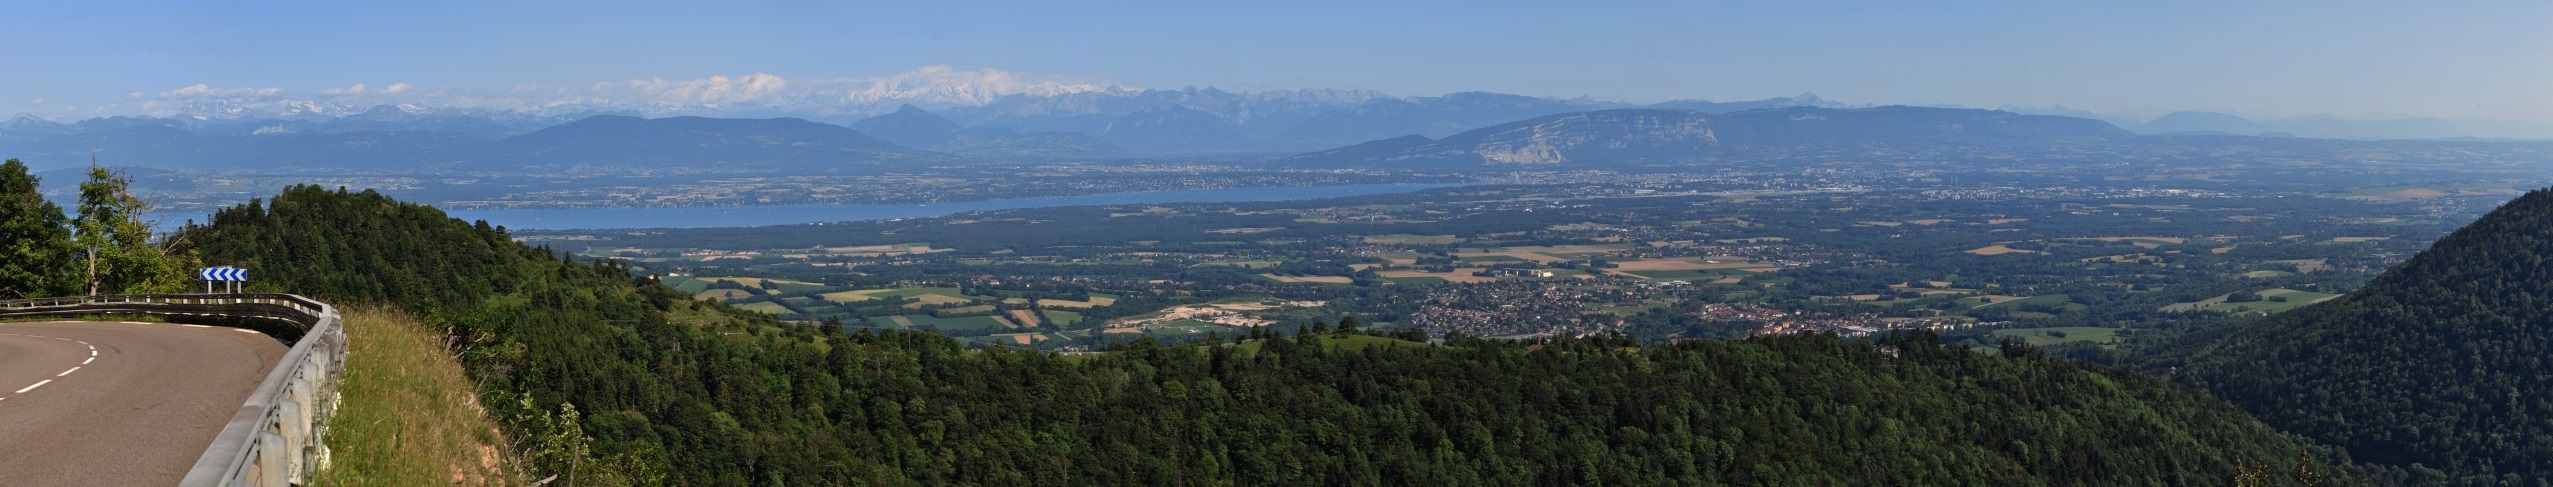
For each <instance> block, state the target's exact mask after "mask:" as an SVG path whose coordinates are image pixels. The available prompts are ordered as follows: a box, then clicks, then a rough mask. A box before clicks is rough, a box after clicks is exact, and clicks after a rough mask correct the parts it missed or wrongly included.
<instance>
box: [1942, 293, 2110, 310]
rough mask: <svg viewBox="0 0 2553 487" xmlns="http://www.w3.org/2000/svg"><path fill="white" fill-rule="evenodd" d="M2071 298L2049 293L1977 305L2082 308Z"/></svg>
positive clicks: (1967, 299)
mask: <svg viewBox="0 0 2553 487" xmlns="http://www.w3.org/2000/svg"><path fill="white" fill-rule="evenodd" d="M1974 299H1976V298H1961V300H1962V301H1969V302H1974V301H1973V300H1974ZM2073 299H2074V297H2072V296H2067V295H2063V294H2049V295H2044V296H2031V297H2027V298H2021V299H2007V300H2003V301H1996V302H1993V303H1990V304H1986V305H1985V306H1979V307H1981V308H1982V307H1992V306H2007V305H2018V304H2021V303H2031V304H2040V305H2056V306H2064V307H2065V309H2067V310H2076V309H2082V308H2083V307H2084V306H2083V305H2080V304H2075V303H2074V301H2073Z"/></svg>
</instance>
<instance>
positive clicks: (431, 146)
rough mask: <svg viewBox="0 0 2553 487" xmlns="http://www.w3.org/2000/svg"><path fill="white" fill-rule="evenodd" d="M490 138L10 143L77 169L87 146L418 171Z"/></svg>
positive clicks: (199, 165) (223, 165)
mask: <svg viewBox="0 0 2553 487" xmlns="http://www.w3.org/2000/svg"><path fill="white" fill-rule="evenodd" d="M487 142H488V140H487V139H485V138H480V137H474V136H470V135H467V134H457V133H451V132H351V133H338V134H331V133H287V134H275V135H263V136H247V135H203V134H198V133H195V132H193V131H190V130H188V129H186V128H185V127H183V126H181V125H177V124H126V125H123V126H120V127H116V128H112V129H108V130H102V131H94V132H88V131H83V132H75V133H71V134H67V135H59V136H54V137H49V138H46V139H43V140H37V141H32V142H25V143H19V144H13V145H12V146H11V147H8V149H9V150H11V151H12V153H13V154H16V155H13V156H10V157H18V158H22V159H25V160H26V162H27V164H28V166H30V167H37V168H66V167H81V166H86V165H87V164H88V163H89V158H90V155H91V153H92V151H94V152H95V154H96V157H97V158H98V161H99V162H101V163H104V164H106V165H109V166H117V167H127V166H138V167H154V168H162V169H190V170H205V169H241V168H254V169H263V170H283V169H310V168H338V169H371V170H378V169H396V170H403V171H406V170H419V169H432V168H436V167H443V166H450V165H452V164H454V163H457V162H459V161H460V160H462V159H463V157H464V155H465V154H468V153H470V152H472V151H474V150H476V149H477V147H479V146H480V145H483V144H486V143H487Z"/></svg>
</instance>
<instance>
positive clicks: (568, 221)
mask: <svg viewBox="0 0 2553 487" xmlns="http://www.w3.org/2000/svg"><path fill="white" fill-rule="evenodd" d="M1454 186H1461V185H1459V184H1351V185H1339V186H1294V187H1274V188H1226V189H1183V190H1172V191H1139V192H1128V193H1100V194H1085V195H1074V196H1045V197H1037V198H1016V199H1004V200H984V201H959V202H948V203H929V204H904V205H892V204H887V205H869V204H832V205H763V206H714V207H690V208H533V209H493V210H445V213H450V214H451V215H452V217H454V218H460V219H462V220H487V221H488V224H489V225H503V226H505V227H506V228H509V229H518V230H570V229H599V228H712V227H753V226H768V225H795V224H801V223H830V222H843V221H861V220H886V219H892V218H926V217H935V216H944V215H953V214H958V213H965V212H970V211H985V210H1014V209H1021V208H1052V207H1060V206H1095V205H1142V204H1167V203H1232V202H1246V201H1290V200H1308V199H1320V198H1337V197H1344V196H1366V195H1377V194H1392V193H1407V192H1413V191H1421V190H1428V189H1435V188H1446V187H1454Z"/></svg>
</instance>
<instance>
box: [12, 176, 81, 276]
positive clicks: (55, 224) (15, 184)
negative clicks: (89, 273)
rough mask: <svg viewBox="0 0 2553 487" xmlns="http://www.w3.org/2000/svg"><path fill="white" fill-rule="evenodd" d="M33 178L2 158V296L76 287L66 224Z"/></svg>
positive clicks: (60, 211) (55, 206)
mask: <svg viewBox="0 0 2553 487" xmlns="http://www.w3.org/2000/svg"><path fill="white" fill-rule="evenodd" d="M37 183H38V180H37V178H36V177H35V175H33V174H29V173H28V171H27V165H26V164H24V163H20V162H18V160H17V159H10V160H9V161H8V162H6V163H0V298H10V299H14V298H26V297H36V296H59V295H63V294H69V293H70V292H72V289H73V287H74V283H73V282H74V279H76V275H75V274H73V272H72V269H73V268H74V266H75V265H76V264H77V262H76V261H75V260H73V259H74V256H73V253H72V246H71V226H70V223H69V221H68V219H67V218H65V217H63V216H62V207H61V206H59V205H55V204H53V202H51V201H46V200H45V199H44V193H43V192H41V191H39V190H38V189H37Z"/></svg>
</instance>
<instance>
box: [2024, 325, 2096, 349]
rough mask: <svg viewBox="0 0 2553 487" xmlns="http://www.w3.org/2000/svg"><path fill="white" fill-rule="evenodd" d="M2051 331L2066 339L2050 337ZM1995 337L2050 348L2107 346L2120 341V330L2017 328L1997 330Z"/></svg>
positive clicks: (2088, 327) (2085, 327)
mask: <svg viewBox="0 0 2553 487" xmlns="http://www.w3.org/2000/svg"><path fill="white" fill-rule="evenodd" d="M2050 331H2055V332H2059V333H2064V334H2065V338H2057V337H2054V336H2049V335H2048V332H2050ZM1994 336H1995V338H1997V339H2002V338H2019V339H2021V341H2023V342H2027V343H2029V344H2030V345H2031V346H2048V345H2056V344H2062V343H2076V342H2093V343H2105V344H2106V343H2115V342H2116V341H2117V340H2118V338H2119V330H2118V329H2116V328H2101V327H2091V326H2068V327H2057V328H2015V329H2010V330H1995V332H1994Z"/></svg>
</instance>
